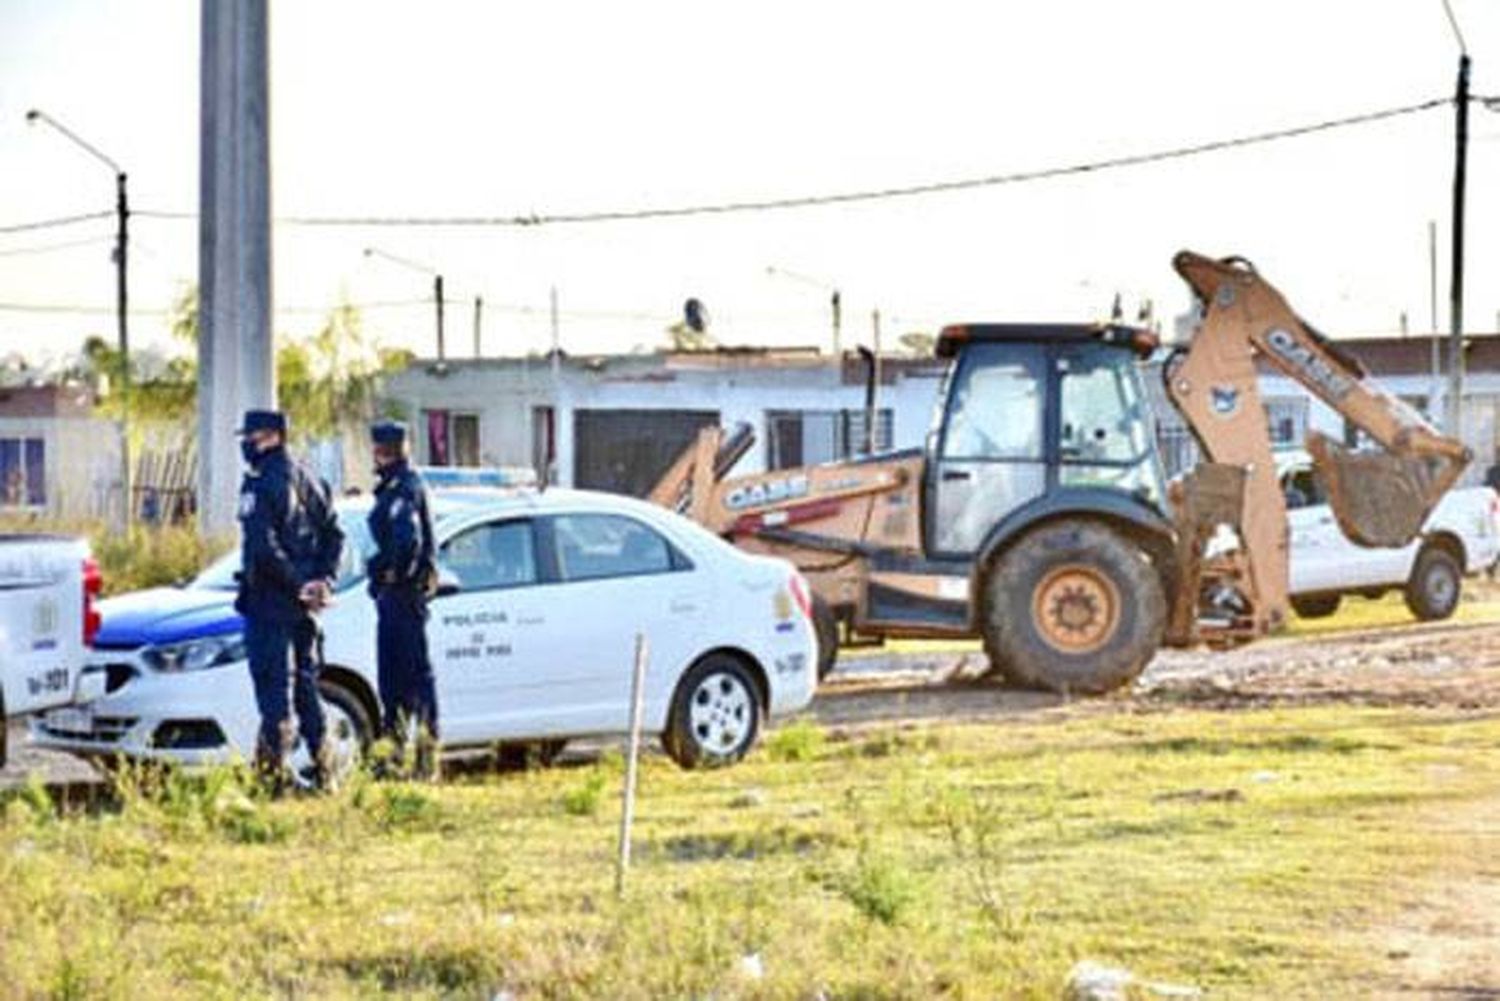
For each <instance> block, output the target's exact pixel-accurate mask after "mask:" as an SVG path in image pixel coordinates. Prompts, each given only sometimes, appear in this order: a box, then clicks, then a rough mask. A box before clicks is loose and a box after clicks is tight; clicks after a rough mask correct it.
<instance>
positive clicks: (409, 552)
mask: <svg viewBox="0 0 1500 1001" xmlns="http://www.w3.org/2000/svg"><path fill="white" fill-rule="evenodd" d="M370 440H371V443H372V445H373V446H374V455H375V472H376V476H377V477H378V481H377V482H376V484H375V504H374V507H372V508H371V509H370V518H369V526H370V536H371V538H372V539H374V541H375V547H376V551H375V555H374V556H372V557H370V561H369V566H368V572H369V581H370V594H371V596H372V597H374V599H375V610H376V620H377V625H376V645H377V651H378V652H377V657H376V661H377V671H378V675H379V677H378V683H379V687H380V702H381V706H382V718H381V726H382V729H383V731H384V735H385V737H386V738H388V739H390V740H392V741H394V742H395V744H396V747H397V748H398V749H400V750H403V751H405V750H408V749H409V748H408V747H407V733H408V729H409V728H415V730H416V737H415V742H416V747H415V751H416V766H417V771H418V772H419V773H420V774H421V775H423V776H424V777H428V778H432V777H435V776H436V771H437V747H436V745H437V739H438V705H437V691H436V687H435V685H434V682H433V676H432V662H431V660H430V659H429V657H428V653H427V601H428V599H429V598H430V597H431V596H432V593H433V591H434V589H435V584H436V578H437V572H436V563H435V562H434V553H433V538H432V515H431V512H430V510H429V508H428V502H427V487H426V485H425V484H424V483H423V482H422V478H421V476H419V475H418V474H417V472H416V470H414V469H412V468H411V465H410V463H409V462H408V461H407V446H406V426H405V425H403V424H400V423H397V422H395V421H382V422H380V423H377V424H375V425H373V426H372V427H371V428H370Z"/></svg>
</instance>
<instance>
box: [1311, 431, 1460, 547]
mask: <svg viewBox="0 0 1500 1001" xmlns="http://www.w3.org/2000/svg"><path fill="white" fill-rule="evenodd" d="M1307 450H1308V452H1310V453H1311V454H1312V457H1313V462H1314V463H1315V464H1316V466H1317V468H1318V471H1319V472H1320V473H1321V474H1322V476H1323V482H1324V483H1325V484H1326V485H1327V487H1328V503H1329V505H1330V506H1331V507H1332V508H1333V516H1334V518H1336V519H1337V520H1338V523H1339V528H1340V529H1342V530H1343V533H1344V534H1345V535H1346V536H1348V537H1349V538H1350V539H1351V540H1353V541H1354V542H1356V543H1358V544H1359V545H1362V546H1391V547H1400V546H1404V545H1406V544H1407V543H1408V542H1410V541H1411V540H1412V539H1414V538H1416V536H1417V533H1418V532H1420V531H1421V530H1422V524H1423V523H1424V522H1425V521H1426V520H1427V516H1428V515H1430V514H1431V513H1432V509H1433V508H1434V507H1436V506H1437V504H1438V501H1440V500H1442V498H1443V494H1445V493H1446V492H1447V491H1448V488H1449V487H1451V486H1452V485H1453V484H1454V482H1455V481H1457V479H1458V477H1459V476H1460V475H1461V474H1462V473H1463V471H1464V466H1465V465H1466V462H1465V460H1464V459H1463V458H1462V457H1459V456H1454V455H1444V454H1431V453H1429V454H1426V455H1397V454H1395V453H1392V452H1356V451H1353V450H1352V449H1348V448H1345V447H1344V446H1343V445H1340V444H1339V443H1338V442H1336V441H1334V440H1333V439H1331V438H1329V437H1327V436H1326V435H1322V434H1318V433H1317V432H1311V433H1309V434H1308V437H1307Z"/></svg>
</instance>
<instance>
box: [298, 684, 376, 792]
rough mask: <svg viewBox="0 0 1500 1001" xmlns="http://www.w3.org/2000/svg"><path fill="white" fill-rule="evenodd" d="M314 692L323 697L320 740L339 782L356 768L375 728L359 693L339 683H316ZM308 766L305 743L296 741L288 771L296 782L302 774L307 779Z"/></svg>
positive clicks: (309, 774)
mask: <svg viewBox="0 0 1500 1001" xmlns="http://www.w3.org/2000/svg"><path fill="white" fill-rule="evenodd" d="M318 694H319V695H320V696H321V697H322V699H323V720H324V738H323V740H324V743H325V745H326V746H328V747H329V749H330V750H331V752H332V755H333V779H334V781H335V782H343V781H345V780H347V779H348V778H349V776H350V775H352V774H353V772H354V769H355V768H357V767H359V763H360V760H361V759H362V758H363V757H364V755H365V751H367V750H368V749H369V746H370V741H371V740H372V739H374V733H375V728H374V725H373V724H372V723H371V722H370V714H369V712H368V711H367V710H366V709H365V705H364V703H363V702H362V701H361V700H360V698H359V696H358V695H355V694H354V693H353V692H351V691H350V690H349V689H347V688H345V687H344V686H343V685H340V684H337V683H335V682H330V681H322V682H319V684H318ZM312 765H313V761H312V757H311V756H310V755H309V754H308V753H307V745H306V744H303V743H301V742H300V741H299V742H298V744H297V749H296V750H295V751H294V752H293V754H292V774H293V775H295V776H297V777H298V781H299V782H301V781H303V776H308V777H309V779H310V776H311V775H312V774H313V773H312V771H311V769H312Z"/></svg>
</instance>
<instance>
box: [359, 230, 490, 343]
mask: <svg viewBox="0 0 1500 1001" xmlns="http://www.w3.org/2000/svg"><path fill="white" fill-rule="evenodd" d="M365 256H366V257H379V258H383V259H384V260H387V261H390V262H391V263H392V264H399V265H400V266H401V267H403V268H406V269H408V270H410V271H420V272H421V273H422V274H424V275H431V276H432V301H433V303H434V304H435V305H436V306H437V356H438V361H440V362H441V361H443V360H444V358H445V355H446V352H445V350H444V341H443V276H442V274H440V273H439V272H438V271H437V269H436V268H430V267H428V266H427V265H425V264H419V263H417V262H416V261H413V260H408V259H407V258H405V257H399V256H397V255H396V254H392V253H390V252H389V251H385V250H381V249H380V248H379V247H366V248H365ZM476 340H477V338H476Z"/></svg>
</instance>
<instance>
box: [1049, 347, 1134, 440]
mask: <svg viewBox="0 0 1500 1001" xmlns="http://www.w3.org/2000/svg"><path fill="white" fill-rule="evenodd" d="M1123 357H1126V356H1122V353H1121V352H1120V351H1119V350H1118V349H1116V348H1109V347H1092V348H1087V349H1084V350H1081V351H1075V352H1069V353H1068V354H1067V355H1065V356H1064V357H1063V358H1062V359H1060V361H1059V370H1060V373H1061V376H1060V380H1059V381H1060V384H1061V390H1060V392H1061V398H1062V413H1061V425H1060V427H1059V429H1058V452H1059V455H1060V457H1061V459H1062V461H1063V462H1081V463H1115V462H1130V463H1133V462H1135V461H1136V460H1137V459H1139V458H1140V457H1141V456H1142V455H1143V454H1144V453H1145V452H1146V451H1147V448H1148V444H1147V427H1146V414H1145V407H1144V405H1143V401H1142V400H1141V396H1140V387H1139V385H1138V383H1137V382H1136V380H1135V378H1134V373H1133V372H1132V371H1131V370H1130V369H1129V368H1128V367H1127V366H1128V365H1130V364H1132V363H1131V362H1130V361H1128V360H1122V358H1123Z"/></svg>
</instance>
